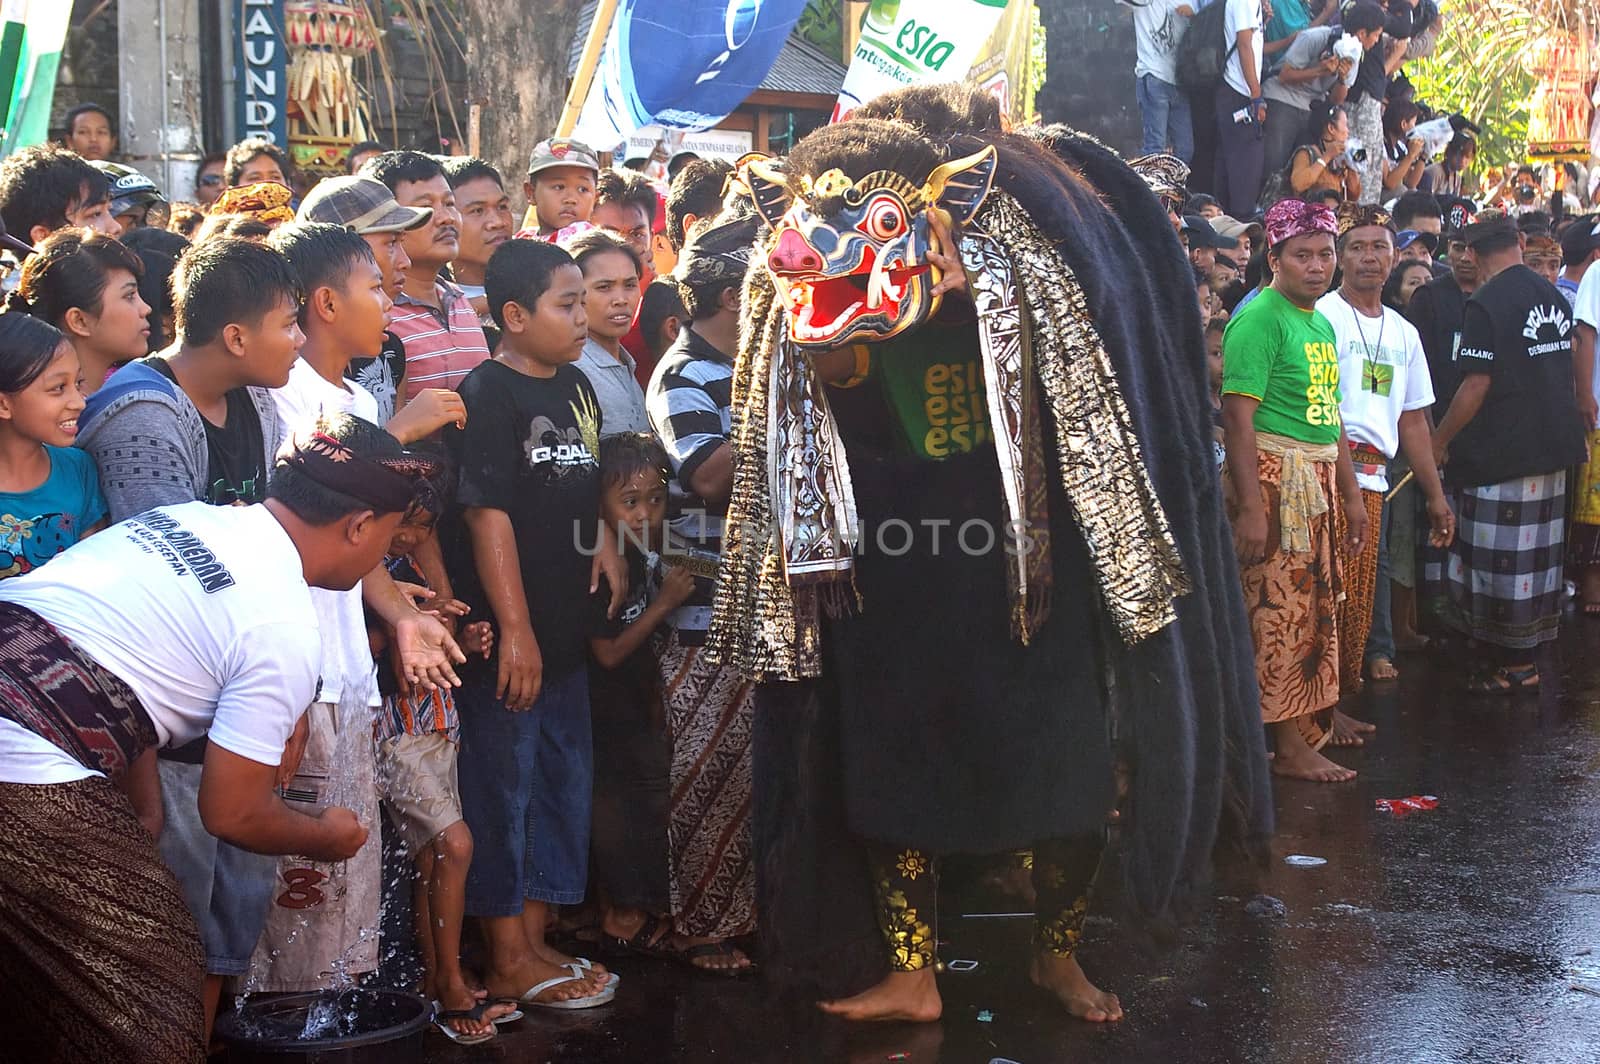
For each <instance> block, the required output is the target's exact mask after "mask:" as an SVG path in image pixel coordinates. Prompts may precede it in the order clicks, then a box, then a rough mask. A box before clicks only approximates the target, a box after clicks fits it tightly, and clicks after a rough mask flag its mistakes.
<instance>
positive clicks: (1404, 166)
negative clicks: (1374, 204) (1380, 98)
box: [1383, 100, 1428, 201]
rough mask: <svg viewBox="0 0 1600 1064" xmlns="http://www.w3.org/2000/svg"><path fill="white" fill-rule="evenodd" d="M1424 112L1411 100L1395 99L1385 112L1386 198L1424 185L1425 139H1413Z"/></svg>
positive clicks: (1384, 177) (1426, 165)
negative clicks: (1412, 134) (1412, 132)
mask: <svg viewBox="0 0 1600 1064" xmlns="http://www.w3.org/2000/svg"><path fill="white" fill-rule="evenodd" d="M1421 114H1422V112H1421V110H1419V109H1418V107H1417V105H1416V104H1414V103H1412V102H1411V101H1410V100H1395V101H1394V102H1393V103H1391V104H1389V106H1388V107H1386V108H1384V111H1383V152H1384V155H1383V193H1384V199H1385V201H1387V200H1388V198H1389V197H1390V196H1398V195H1401V194H1402V193H1404V192H1409V191H1410V190H1411V189H1414V188H1416V187H1417V186H1418V185H1420V184H1422V175H1423V173H1424V172H1425V171H1426V170H1427V169H1428V158H1427V156H1426V155H1424V154H1423V142H1422V140H1421V139H1420V138H1413V137H1412V136H1411V131H1412V130H1413V129H1415V128H1416V127H1417V119H1418V118H1419V117H1420V116H1421Z"/></svg>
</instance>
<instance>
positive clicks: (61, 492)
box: [0, 314, 106, 579]
mask: <svg viewBox="0 0 1600 1064" xmlns="http://www.w3.org/2000/svg"><path fill="white" fill-rule="evenodd" d="M82 410H83V393H82V391H80V389H79V369H78V355H77V352H76V351H75V350H73V347H72V344H70V343H69V342H68V341H67V339H66V337H64V336H63V335H62V334H61V332H60V331H59V330H57V329H56V327H55V326H53V325H49V324H47V323H45V322H42V321H40V320H39V319H38V318H31V317H28V316H27V315H25V314H0V579H4V578H6V577H11V576H17V575H20V574H22V573H26V572H29V571H31V570H33V569H37V568H38V567H39V566H41V565H43V564H44V563H45V562H47V561H49V560H50V559H51V558H54V557H55V556H56V555H57V554H60V553H61V552H62V551H64V550H66V549H67V548H68V547H70V546H72V545H73V544H74V543H76V542H78V540H80V539H82V538H84V537H85V536H87V535H89V534H90V533H91V532H97V531H99V530H100V528H102V527H103V526H104V525H105V522H106V501H105V498H104V497H103V496H102V495H101V494H100V478H99V474H98V473H97V472H96V471H95V467H94V461H93V460H92V459H91V458H90V457H89V456H88V455H87V454H85V453H84V452H82V451H80V450H77V449H76V448H74V447H73V446H72V441H73V439H74V438H75V437H76V436H77V434H78V414H79V413H80V412H81V411H82Z"/></svg>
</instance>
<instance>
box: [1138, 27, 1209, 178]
mask: <svg viewBox="0 0 1600 1064" xmlns="http://www.w3.org/2000/svg"><path fill="white" fill-rule="evenodd" d="M1130 2H1131V0H1130ZM1193 14H1194V7H1192V6H1191V5H1190V4H1188V3H1186V2H1184V0H1141V2H1138V3H1134V4H1133V37H1134V43H1135V46H1136V48H1137V51H1138V61H1137V62H1136V63H1135V64H1134V68H1133V76H1134V79H1135V84H1136V86H1137V92H1138V99H1139V117H1140V119H1141V120H1142V122H1143V124H1144V147H1143V149H1142V154H1145V155H1150V154H1152V153H1155V152H1164V151H1169V150H1170V151H1171V153H1172V154H1173V155H1176V156H1177V157H1178V158H1180V159H1182V160H1183V161H1184V162H1186V163H1187V162H1190V161H1191V160H1193V158H1194V127H1193V125H1191V124H1190V118H1189V98H1188V97H1187V96H1185V95H1184V94H1183V92H1182V91H1181V90H1180V89H1179V88H1178V75H1177V72H1176V60H1177V55H1178V41H1179V40H1180V39H1181V38H1182V37H1183V33H1184V30H1186V29H1187V28H1188V26H1189V18H1190V17H1191V16H1192V15H1193Z"/></svg>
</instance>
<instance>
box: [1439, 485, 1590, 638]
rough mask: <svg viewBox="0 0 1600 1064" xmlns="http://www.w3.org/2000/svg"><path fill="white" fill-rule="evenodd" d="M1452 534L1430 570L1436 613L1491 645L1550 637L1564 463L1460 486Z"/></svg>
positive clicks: (1555, 617) (1555, 609) (1557, 616)
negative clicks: (1452, 538) (1540, 473)
mask: <svg viewBox="0 0 1600 1064" xmlns="http://www.w3.org/2000/svg"><path fill="white" fill-rule="evenodd" d="M1453 495H1454V498H1453V499H1452V500H1451V504H1452V505H1453V506H1454V507H1455V508H1456V513H1457V515H1458V522H1457V529H1456V539H1455V542H1454V543H1453V544H1452V545H1451V546H1450V549H1449V550H1448V551H1446V552H1444V553H1443V558H1442V560H1441V564H1440V565H1439V566H1437V567H1435V566H1433V565H1430V566H1429V568H1430V570H1433V571H1432V572H1430V573H1429V575H1430V576H1436V577H1441V578H1442V580H1441V582H1440V583H1437V584H1434V585H1433V586H1434V587H1435V588H1437V589H1438V590H1439V591H1440V592H1442V594H1441V595H1440V596H1439V599H1438V601H1437V603H1436V606H1437V609H1438V616H1439V619H1440V620H1441V621H1442V622H1443V623H1444V624H1445V625H1446V626H1447V627H1449V628H1451V629H1454V630H1455V631H1458V632H1463V633H1465V634H1467V635H1469V636H1471V637H1472V638H1474V639H1478V640H1481V641H1483V642H1485V643H1492V644H1494V645H1495V646H1500V647H1507V648H1510V649H1514V650H1526V649H1529V648H1531V647H1535V646H1538V645H1539V644H1540V643H1548V642H1550V641H1552V640H1554V639H1555V637H1556V631H1557V628H1558V627H1559V625H1560V622H1561V597H1562V592H1563V576H1562V561H1563V554H1564V551H1565V547H1566V524H1567V520H1566V510H1567V505H1566V495H1567V474H1566V471H1565V470H1562V471H1560V472H1556V473H1546V474H1544V475H1543V476H1537V477H1519V478H1518V479H1516V480H1508V481H1504V482H1502V483H1499V484H1486V485H1483V486H1482V487H1475V488H1459V489H1457V490H1456V491H1455V492H1454V493H1453Z"/></svg>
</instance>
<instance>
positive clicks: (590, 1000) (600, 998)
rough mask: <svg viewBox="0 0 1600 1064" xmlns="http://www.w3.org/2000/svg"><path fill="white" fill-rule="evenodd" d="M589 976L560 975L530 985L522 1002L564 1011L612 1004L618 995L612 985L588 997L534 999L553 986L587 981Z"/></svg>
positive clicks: (523, 995)
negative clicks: (562, 999) (553, 999)
mask: <svg viewBox="0 0 1600 1064" xmlns="http://www.w3.org/2000/svg"><path fill="white" fill-rule="evenodd" d="M588 978H589V977H588V976H586V975H558V976H556V977H555V978H554V979H546V980H545V981H544V982H542V983H538V984H536V985H534V986H531V987H529V988H528V989H527V990H525V991H523V994H522V997H521V998H520V999H519V1000H520V1001H521V1002H522V1004H524V1005H532V1006H533V1007H534V1008H536V1009H560V1010H564V1011H572V1010H575V1009H592V1008H598V1007H599V1006H601V1005H609V1004H611V1000H612V999H613V998H615V997H616V996H617V991H616V988H614V987H610V986H608V987H606V988H605V989H604V990H602V991H600V992H599V993H598V994H590V995H589V996H587V997H580V998H568V999H567V1000H565V1001H536V1000H534V999H535V998H537V997H538V996H539V995H540V994H542V993H544V992H545V991H546V990H549V989H550V988H551V987H555V986H565V985H566V984H568V983H581V982H586V981H587V980H588Z"/></svg>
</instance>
